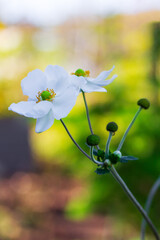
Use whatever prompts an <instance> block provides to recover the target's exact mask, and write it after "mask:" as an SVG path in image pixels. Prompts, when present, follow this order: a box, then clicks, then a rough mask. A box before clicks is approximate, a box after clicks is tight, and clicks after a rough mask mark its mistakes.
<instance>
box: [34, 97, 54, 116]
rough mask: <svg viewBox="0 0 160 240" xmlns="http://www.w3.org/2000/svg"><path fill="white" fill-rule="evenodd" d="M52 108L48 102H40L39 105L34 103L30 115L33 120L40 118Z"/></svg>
mask: <svg viewBox="0 0 160 240" xmlns="http://www.w3.org/2000/svg"><path fill="white" fill-rule="evenodd" d="M52 106H53V104H52V103H51V102H49V101H41V102H39V103H36V104H35V105H34V106H33V108H32V109H31V112H30V114H31V115H32V117H33V118H41V117H43V116H45V115H46V114H47V113H48V112H49V111H50V109H51V108H52Z"/></svg>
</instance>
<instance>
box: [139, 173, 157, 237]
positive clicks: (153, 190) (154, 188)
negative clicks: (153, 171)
mask: <svg viewBox="0 0 160 240" xmlns="http://www.w3.org/2000/svg"><path fill="white" fill-rule="evenodd" d="M159 188H160V177H159V178H158V179H157V181H156V182H155V183H154V185H153V186H152V188H151V190H150V192H149V194H148V198H147V201H146V205H145V210H146V212H147V214H148V213H149V210H150V207H151V204H152V201H153V198H154V196H155V194H156V192H157V190H158V189H159ZM145 232H146V221H145V219H143V220H142V225H141V240H144V239H145Z"/></svg>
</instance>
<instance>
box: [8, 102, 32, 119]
mask: <svg viewBox="0 0 160 240" xmlns="http://www.w3.org/2000/svg"><path fill="white" fill-rule="evenodd" d="M35 104H36V102H35V101H27V102H19V103H12V104H11V105H10V106H9V108H8V110H11V111H13V112H16V113H18V114H21V115H24V116H25V117H32V116H31V114H30V112H31V111H32V108H33V107H34V105H35Z"/></svg>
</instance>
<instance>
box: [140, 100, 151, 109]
mask: <svg viewBox="0 0 160 240" xmlns="http://www.w3.org/2000/svg"><path fill="white" fill-rule="evenodd" d="M137 104H138V105H139V106H140V107H141V108H143V109H148V108H149V107H150V101H149V100H148V99H147V98H141V99H139V100H138V102H137Z"/></svg>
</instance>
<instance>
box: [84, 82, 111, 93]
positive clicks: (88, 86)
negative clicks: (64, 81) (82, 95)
mask: <svg viewBox="0 0 160 240" xmlns="http://www.w3.org/2000/svg"><path fill="white" fill-rule="evenodd" d="M82 91H83V92H87V93H90V92H107V90H106V89H105V88H102V87H100V86H97V84H93V83H90V82H87V84H86V85H85V86H84V87H83V88H82Z"/></svg>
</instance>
